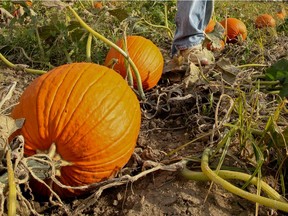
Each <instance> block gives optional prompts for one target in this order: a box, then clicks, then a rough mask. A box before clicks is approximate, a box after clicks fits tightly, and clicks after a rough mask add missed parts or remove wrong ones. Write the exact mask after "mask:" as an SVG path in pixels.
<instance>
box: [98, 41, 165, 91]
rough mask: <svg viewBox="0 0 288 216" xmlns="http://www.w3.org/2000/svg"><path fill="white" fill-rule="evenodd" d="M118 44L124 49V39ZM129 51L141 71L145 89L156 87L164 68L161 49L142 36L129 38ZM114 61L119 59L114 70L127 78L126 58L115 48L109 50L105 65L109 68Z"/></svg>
mask: <svg viewBox="0 0 288 216" xmlns="http://www.w3.org/2000/svg"><path fill="white" fill-rule="evenodd" d="M116 44H117V45H118V46H119V47H121V48H122V49H123V39H120V40H118V41H117V43H116ZM127 50H128V53H129V56H130V58H131V59H132V61H133V62H134V63H135V65H136V67H137V69H138V70H139V73H140V76H141V81H142V85H143V89H144V90H148V89H151V88H153V87H154V86H156V85H157V83H158V81H159V80H160V78H161V75H162V72H163V66H164V59H163V56H162V54H161V52H160V50H159V48H158V47H157V46H156V45H155V44H154V43H153V42H152V41H151V40H149V39H146V38H144V37H142V36H128V37H127ZM112 59H118V62H117V63H116V64H115V65H114V67H113V69H114V70H115V71H117V72H118V73H120V74H121V75H122V76H123V77H126V76H127V74H126V67H125V60H124V57H123V56H122V55H121V54H120V53H119V52H118V51H116V50H115V49H114V48H111V49H110V50H109V52H108V54H107V56H106V59H105V63H104V64H105V65H106V66H108V65H109V64H110V63H111V61H112ZM131 71H132V74H133V77H134V83H135V84H136V79H135V76H134V72H133V70H132V68H131Z"/></svg>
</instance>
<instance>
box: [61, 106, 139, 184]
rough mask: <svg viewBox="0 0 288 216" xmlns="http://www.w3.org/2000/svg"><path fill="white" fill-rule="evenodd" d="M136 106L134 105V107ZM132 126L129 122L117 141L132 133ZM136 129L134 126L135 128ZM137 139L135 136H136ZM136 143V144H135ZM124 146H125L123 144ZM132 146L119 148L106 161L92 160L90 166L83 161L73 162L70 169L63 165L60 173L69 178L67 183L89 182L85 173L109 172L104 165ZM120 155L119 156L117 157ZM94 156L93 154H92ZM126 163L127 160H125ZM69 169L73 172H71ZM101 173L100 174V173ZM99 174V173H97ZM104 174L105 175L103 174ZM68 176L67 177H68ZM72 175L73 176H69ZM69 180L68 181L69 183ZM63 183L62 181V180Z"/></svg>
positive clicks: (103, 174)
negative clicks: (92, 162) (96, 161)
mask: <svg viewBox="0 0 288 216" xmlns="http://www.w3.org/2000/svg"><path fill="white" fill-rule="evenodd" d="M135 108H136V107H135ZM136 109H137V108H136ZM135 115H136V114H134V115H133V118H131V119H133V120H134V119H135V118H134V117H135ZM131 127H132V124H129V127H128V128H127V130H125V131H124V134H122V136H121V138H120V139H119V140H117V142H120V143H121V142H122V139H124V135H125V134H127V133H133V131H130V128H131ZM135 129H136V128H135ZM136 139H137V138H136ZM117 142H114V143H113V145H110V146H108V147H107V148H106V149H103V150H102V151H104V150H105V151H106V150H108V149H109V148H112V147H114V144H115V145H118V143H117ZM135 145H136V144H135ZM126 146H127V147H129V145H126ZM124 147H125V146H124ZM133 149H134V148H133V147H132V148H131V147H129V148H127V149H125V148H121V150H120V151H119V152H117V154H115V155H113V157H110V158H107V159H106V161H107V162H106V163H103V161H101V162H100V163H98V164H95V160H93V161H94V164H92V166H91V165H90V164H88V165H86V164H83V163H75V164H73V168H72V170H71V167H69V168H68V167H67V169H65V167H63V168H62V169H61V174H63V176H62V177H63V178H64V179H65V180H66V178H65V176H67V179H69V181H68V182H66V183H68V185H69V184H71V182H73V184H75V182H78V183H80V184H82V185H83V184H89V182H90V181H92V180H88V179H87V177H86V176H85V175H88V176H91V173H92V174H93V173H95V172H97V174H98V175H97V176H107V174H106V173H108V171H107V170H109V172H110V171H111V169H107V168H105V167H106V166H110V164H112V165H113V163H115V162H117V160H119V158H125V157H126V154H130V152H131V150H132V151H133ZM102 151H99V152H97V154H100V153H101V152H102ZM102 153H103V152H102ZM119 156H120V157H119ZM94 157H95V155H94ZM113 158H114V159H113ZM86 160H88V161H89V158H87V159H86ZM126 163H127V162H126ZM117 168H118V170H119V169H121V168H122V167H120V166H119V167H115V169H117ZM71 171H72V172H73V173H75V175H74V174H71ZM100 173H102V174H100ZM99 174H100V175H99ZM105 174H106V175H105ZM111 174H112V173H111V172H110V173H109V175H111ZM68 176H69V178H68ZM71 177H73V178H71ZM71 179H73V181H70V180H71ZM98 179H99V180H101V178H98ZM83 180H86V181H83ZM69 182H70V183H69ZM62 183H63V182H62Z"/></svg>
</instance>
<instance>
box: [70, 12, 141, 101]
mask: <svg viewBox="0 0 288 216" xmlns="http://www.w3.org/2000/svg"><path fill="white" fill-rule="evenodd" d="M68 9H69V10H70V11H71V12H72V14H73V15H74V16H75V18H76V19H77V20H78V22H79V23H80V25H81V26H82V27H83V28H85V29H86V30H87V31H88V32H90V33H91V34H92V35H94V36H95V37H97V38H98V39H100V40H101V41H103V42H104V43H106V44H107V45H109V46H110V47H112V48H114V49H115V50H117V51H118V52H119V53H120V54H121V55H123V56H124V57H125V58H126V59H127V61H128V63H129V64H130V65H131V67H132V69H133V71H134V74H135V78H136V81H137V88H138V92H139V95H140V98H141V99H142V100H145V99H146V97H145V94H144V91H143V87H142V81H141V77H140V73H139V71H138V69H137V67H136V65H135V63H134V62H133V61H132V59H131V58H130V57H129V55H128V54H127V53H126V52H125V51H124V50H123V49H121V48H120V47H119V46H117V45H116V44H115V43H113V42H112V41H110V40H108V39H107V38H106V37H104V36H103V35H101V34H99V33H98V32H96V31H95V30H93V29H92V28H91V27H90V26H89V25H87V24H86V23H85V22H84V21H83V19H82V18H81V17H80V16H79V15H78V14H77V12H76V11H75V10H74V9H73V8H72V7H71V6H68Z"/></svg>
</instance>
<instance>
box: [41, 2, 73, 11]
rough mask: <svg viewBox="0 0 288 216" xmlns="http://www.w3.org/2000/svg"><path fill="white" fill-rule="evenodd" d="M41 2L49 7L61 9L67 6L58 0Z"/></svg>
mask: <svg viewBox="0 0 288 216" xmlns="http://www.w3.org/2000/svg"><path fill="white" fill-rule="evenodd" d="M41 4H42V5H44V6H46V7H49V8H52V7H57V8H58V9H61V10H63V9H64V8H65V7H66V6H67V4H66V3H64V2H61V1H60V0H50V1H41Z"/></svg>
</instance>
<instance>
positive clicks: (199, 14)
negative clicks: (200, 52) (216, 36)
mask: <svg viewBox="0 0 288 216" xmlns="http://www.w3.org/2000/svg"><path fill="white" fill-rule="evenodd" d="M213 6H214V4H213V0H189V1H187V0H178V1H177V13H176V17H175V23H176V32H175V35H174V40H173V44H172V56H174V55H175V54H176V53H177V51H178V50H185V49H187V48H189V47H193V46H195V45H198V44H201V43H202V41H203V40H204V38H205V35H204V30H205V28H206V26H207V25H208V23H209V20H210V19H211V17H212V13H213Z"/></svg>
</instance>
